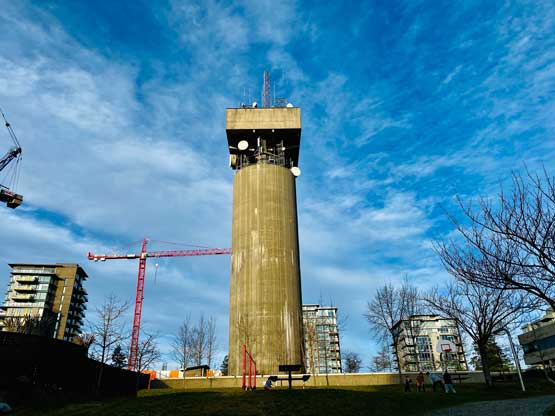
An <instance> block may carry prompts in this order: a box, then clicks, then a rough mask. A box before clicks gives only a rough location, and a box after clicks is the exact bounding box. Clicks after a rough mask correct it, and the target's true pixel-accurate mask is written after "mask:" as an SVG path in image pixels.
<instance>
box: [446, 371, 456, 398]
mask: <svg viewBox="0 0 555 416" xmlns="http://www.w3.org/2000/svg"><path fill="white" fill-rule="evenodd" d="M443 385H444V386H445V393H449V392H453V393H456V391H455V387H454V386H453V381H452V380H451V374H449V371H447V369H445V373H443Z"/></svg>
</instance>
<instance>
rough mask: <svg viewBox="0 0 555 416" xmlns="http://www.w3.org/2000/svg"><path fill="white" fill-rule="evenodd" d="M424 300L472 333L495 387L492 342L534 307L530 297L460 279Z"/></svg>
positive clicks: (435, 310) (484, 367)
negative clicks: (489, 358) (492, 374)
mask: <svg viewBox="0 0 555 416" xmlns="http://www.w3.org/2000/svg"><path fill="white" fill-rule="evenodd" d="M424 299H425V302H426V303H427V304H428V306H429V307H430V308H431V309H432V310H433V311H434V312H435V313H438V314H440V315H443V316H447V317H449V318H451V319H453V320H455V322H456V323H457V325H458V326H459V328H461V329H462V330H463V331H465V332H466V333H467V334H468V335H469V337H470V338H471V339H472V341H473V343H474V344H475V345H476V347H477V349H478V352H479V354H480V359H481V362H482V369H483V372H484V378H485V381H486V383H487V384H488V385H490V386H491V385H492V384H493V381H492V378H491V374H490V366H489V361H488V355H487V346H488V343H489V342H490V341H491V340H492V339H493V337H494V334H495V333H496V332H497V331H499V329H500V328H505V327H507V326H509V325H511V324H513V323H515V322H516V321H517V320H518V319H519V318H520V317H521V316H522V315H523V314H524V313H526V312H528V311H529V310H530V308H531V307H533V305H532V304H531V303H530V300H529V296H527V295H526V294H525V293H523V292H515V291H510V290H499V289H492V288H487V287H484V286H481V285H479V284H476V283H472V282H469V281H466V280H458V281H455V282H451V283H450V284H449V285H448V286H447V287H446V288H445V289H444V290H439V289H437V288H435V289H433V290H432V291H431V292H430V293H428V294H427V295H426V296H425V298H424Z"/></svg>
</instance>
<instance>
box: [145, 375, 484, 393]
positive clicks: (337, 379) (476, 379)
mask: <svg viewBox="0 0 555 416" xmlns="http://www.w3.org/2000/svg"><path fill="white" fill-rule="evenodd" d="M451 374H452V376H453V380H454V382H455V384H458V383H459V381H458V380H457V376H456V373H451ZM283 376H285V375H283ZM403 376H404V374H403ZM410 376H411V378H412V380H413V383H415V379H416V373H414V374H410ZM463 377H465V380H462V381H461V382H462V383H483V382H484V376H483V374H482V372H481V371H469V372H465V373H464V375H463ZM267 378H268V376H258V377H257V380H256V385H257V387H258V388H262V387H263V386H264V383H265V381H266V379H267ZM241 382H242V381H241V377H232V376H228V377H215V378H212V379H206V378H186V379H185V380H184V379H163V380H157V382H156V383H154V384H153V387H160V388H164V387H166V388H174V389H209V388H217V389H221V388H241ZM293 383H294V384H293V385H294V386H299V387H300V386H302V382H300V381H296V382H293ZM398 383H399V375H398V374H395V373H357V374H328V375H327V376H326V375H325V374H320V375H313V376H312V377H310V379H309V380H308V381H307V382H306V384H305V386H306V387H327V386H329V387H348V386H378V385H392V384H398ZM280 386H282V387H287V381H278V382H277V387H280Z"/></svg>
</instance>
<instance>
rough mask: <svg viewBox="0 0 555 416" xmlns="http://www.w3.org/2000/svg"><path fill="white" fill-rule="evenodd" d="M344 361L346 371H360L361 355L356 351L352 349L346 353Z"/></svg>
mask: <svg viewBox="0 0 555 416" xmlns="http://www.w3.org/2000/svg"><path fill="white" fill-rule="evenodd" d="M343 362H344V364H343V365H344V367H345V368H344V371H345V372H346V373H358V372H359V371H360V367H361V366H362V360H361V359H360V356H359V355H358V354H357V353H356V352H352V351H349V352H347V353H345V357H344V359H343Z"/></svg>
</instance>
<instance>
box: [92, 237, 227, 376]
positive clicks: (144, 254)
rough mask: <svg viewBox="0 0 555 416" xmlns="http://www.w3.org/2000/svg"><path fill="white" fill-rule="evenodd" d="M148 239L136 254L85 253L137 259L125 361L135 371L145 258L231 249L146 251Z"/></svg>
mask: <svg viewBox="0 0 555 416" xmlns="http://www.w3.org/2000/svg"><path fill="white" fill-rule="evenodd" d="M148 241H149V239H148V238H145V239H143V242H142V246H141V252H140V253H138V254H92V253H91V252H89V253H87V257H88V259H89V260H94V261H106V260H120V259H126V260H130V259H139V274H138V276H137V291H136V294H135V312H134V314H133V330H132V331H131V346H130V347H129V360H128V362H127V367H128V368H129V370H131V371H135V369H136V367H137V352H138V351H139V331H140V329H141V312H142V309H143V292H144V287H145V272H146V259H147V258H148V257H190V256H214V255H217V254H231V249H229V248H198V249H194V250H168V251H146V246H147V243H148ZM172 244H173V243H172Z"/></svg>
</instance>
